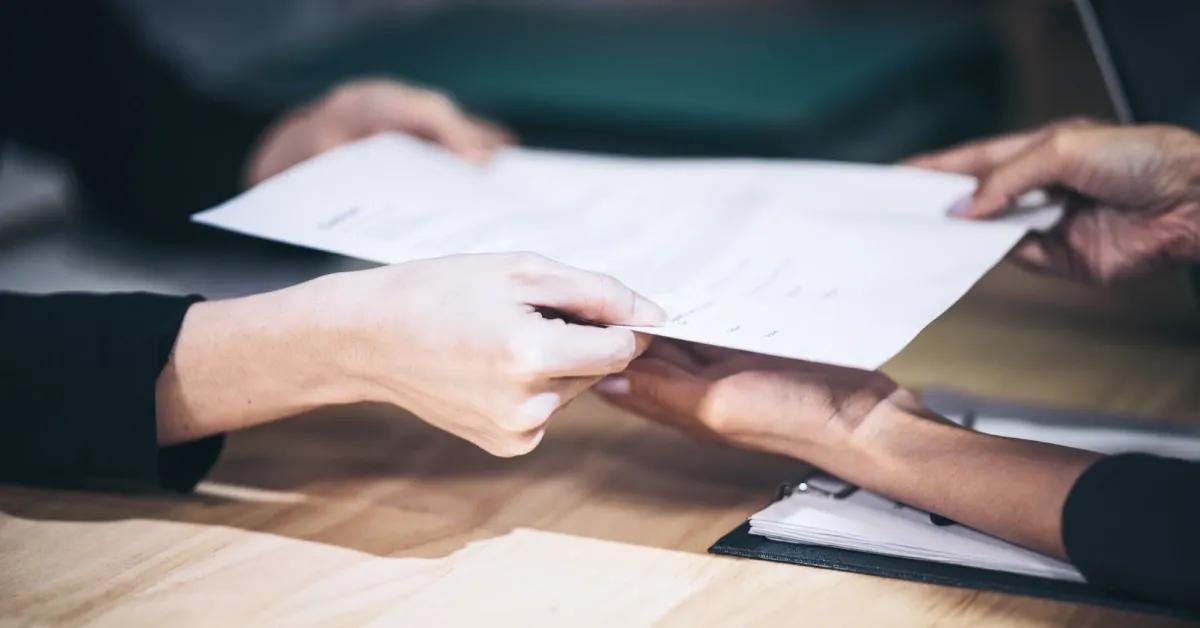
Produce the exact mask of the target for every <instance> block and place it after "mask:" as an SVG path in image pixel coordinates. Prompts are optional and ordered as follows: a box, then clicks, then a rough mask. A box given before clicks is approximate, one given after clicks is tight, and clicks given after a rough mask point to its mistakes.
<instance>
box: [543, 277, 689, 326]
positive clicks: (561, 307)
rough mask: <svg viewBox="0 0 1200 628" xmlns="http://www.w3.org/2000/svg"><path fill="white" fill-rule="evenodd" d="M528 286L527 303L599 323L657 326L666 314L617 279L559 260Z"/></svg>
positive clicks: (665, 317) (664, 318) (663, 320)
mask: <svg viewBox="0 0 1200 628" xmlns="http://www.w3.org/2000/svg"><path fill="white" fill-rule="evenodd" d="M552 264H553V267H552V268H551V269H549V271H548V272H547V273H546V275H545V276H544V277H543V278H542V280H541V281H539V282H538V285H537V286H536V287H531V289H532V290H533V294H531V295H530V297H529V300H528V301H527V302H528V303H529V305H534V306H542V307H549V308H553V309H555V310H558V311H560V312H563V313H565V314H570V315H572V316H576V317H578V318H581V319H583V320H585V321H588V322H592V323H599V324H602V325H630V326H658V325H662V324H663V323H665V322H666V320H667V314H666V312H664V311H663V309H662V308H661V307H659V306H658V305H657V304H655V303H654V302H652V301H650V300H649V299H647V298H646V297H644V296H642V295H640V294H638V293H637V292H634V291H633V290H632V289H630V288H629V287H628V286H626V285H625V284H623V283H621V282H620V281H618V280H617V279H615V278H613V277H611V276H609V275H605V274H602V273H593V272H590V271H586V270H580V269H578V268H574V267H571V266H567V265H565V264H560V263H558V262H552Z"/></svg>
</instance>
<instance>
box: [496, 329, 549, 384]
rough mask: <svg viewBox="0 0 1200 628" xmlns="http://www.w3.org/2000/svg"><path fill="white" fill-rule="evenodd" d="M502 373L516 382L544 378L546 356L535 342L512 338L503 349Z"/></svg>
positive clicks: (523, 338)
mask: <svg viewBox="0 0 1200 628" xmlns="http://www.w3.org/2000/svg"><path fill="white" fill-rule="evenodd" d="M504 366H505V368H504V372H505V373H507V375H508V376H509V377H510V378H511V379H513V380H514V381H518V382H531V381H536V380H539V379H542V378H544V376H545V373H546V355H545V351H544V350H543V347H542V345H541V344H540V343H538V342H536V341H535V340H531V339H529V338H528V334H526V335H524V336H514V337H513V338H512V339H510V340H509V341H508V342H507V343H506V345H505V349H504Z"/></svg>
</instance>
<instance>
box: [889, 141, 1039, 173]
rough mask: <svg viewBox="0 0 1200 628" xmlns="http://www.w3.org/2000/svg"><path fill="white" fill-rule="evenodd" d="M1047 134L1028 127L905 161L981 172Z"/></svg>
mask: <svg viewBox="0 0 1200 628" xmlns="http://www.w3.org/2000/svg"><path fill="white" fill-rule="evenodd" d="M1045 134H1046V131H1044V130H1037V131H1027V132H1024V133H1014V134H1012V135H1006V136H1002V137H998V138H994V139H989V140H983V141H977V142H968V143H966V144H960V145H959V146H956V147H953V148H950V149H947V150H944V151H939V152H936V153H928V154H925V155H917V156H916V157H911V158H909V159H907V160H905V161H904V162H902V163H903V164H904V165H906V166H912V167H914V168H926V169H929V170H941V171H943V172H958V173H961V174H970V175H975V176H979V175H982V174H985V173H986V172H988V171H989V170H991V169H992V168H994V167H995V166H996V165H998V164H1000V163H1002V162H1005V161H1007V160H1009V159H1011V158H1012V157H1013V156H1015V155H1017V154H1018V153H1020V152H1022V151H1024V150H1026V149H1027V148H1029V146H1031V145H1032V144H1034V143H1036V142H1038V141H1040V140H1041V139H1042V138H1043V137H1045Z"/></svg>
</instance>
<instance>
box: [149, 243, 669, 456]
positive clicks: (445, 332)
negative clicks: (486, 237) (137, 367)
mask: <svg viewBox="0 0 1200 628" xmlns="http://www.w3.org/2000/svg"><path fill="white" fill-rule="evenodd" d="M549 311H553V312H557V313H561V314H565V315H567V316H569V317H570V318H571V319H574V320H577V321H580V322H584V321H586V322H587V323H588V324H577V323H574V322H565V321H563V320H559V319H552V318H546V317H544V316H543V314H542V313H543V312H549ZM664 318H665V315H664V313H663V312H662V310H661V309H659V308H658V306H656V305H654V304H653V303H650V302H649V301H647V300H646V299H644V298H643V297H641V296H639V295H638V294H636V293H635V292H633V291H632V290H630V289H629V288H627V287H625V286H624V285H622V284H621V283H619V282H618V281H617V280H615V279H613V278H612V277H608V276H606V275H601V274H597V273H592V272H587V271H582V270H578V269H575V268H572V267H569V266H565V265H563V264H559V263H557V262H553V261H551V260H549V259H546V258H543V257H540V256H537V255H533V254H495V255H463V256H454V257H444V258H438V259H430V260H421V261H415V262H408V263H404V264H398V265H395V266H388V267H382V268H378V269H373V270H365V271H358V272H352V273H342V274H335V275H328V276H325V277H321V278H319V279H315V280H313V281H310V282H308V283H304V284H300V285H298V286H294V287H292V288H287V289H284V290H281V291H278V292H275V293H269V294H265V295H256V296H252V297H246V298H244V299H233V300H230V301H217V302H212V303H199V304H197V305H195V306H193V307H192V308H191V309H190V310H189V311H188V314H187V316H186V318H185V320H184V324H183V328H182V330H181V332H180V336H179V339H178V340H177V341H176V345H175V351H174V353H173V355H172V358H171V362H170V363H169V364H168V367H167V369H165V370H164V372H163V375H161V376H160V378H159V399H158V414H159V417H158V418H159V440H160V442H161V443H164V444H169V443H174V442H183V441H186V440H191V439H194V438H197V437H200V436H203V435H206V434H211V433H216V432H223V431H230V430H233V429H238V428H241V427H246V426H248V425H252V424H255V423H262V422H266V421H271V420H275V419H279V418H283V417H285V416H290V415H292V414H296V413H299V412H303V411H306V410H309V409H312V408H317V407H322V406H327V405H334V404H344V403H355V402H382V403H388V404H393V405H396V406H400V407H402V408H405V409H407V410H409V411H411V412H412V413H414V414H416V415H417V416H419V417H420V418H422V419H424V420H425V421H427V422H428V423H430V424H432V425H434V426H435V427H438V428H441V429H443V430H445V431H447V432H450V433H452V434H455V435H457V436H459V437H462V438H464V439H466V440H468V441H470V442H472V443H474V444H476V445H478V446H479V447H481V448H483V449H485V450H487V451H488V452H490V453H492V454H495V455H498V456H515V455H520V454H524V453H527V452H529V451H531V450H532V449H533V448H534V447H536V446H537V444H538V443H539V442H540V440H541V438H542V436H543V433H544V431H545V429H546V424H547V422H548V421H549V419H550V416H551V415H552V414H553V413H554V412H555V411H556V410H558V409H559V408H561V407H562V406H563V405H564V404H566V403H567V402H569V401H571V400H572V399H573V398H575V397H576V396H578V395H579V394H580V393H582V392H583V391H585V390H587V389H588V388H590V387H591V386H592V385H593V384H594V383H595V382H596V381H597V380H599V379H600V378H601V377H603V376H605V375H608V374H610V373H616V372H619V371H621V370H622V369H624V368H625V367H626V366H627V365H628V364H629V362H630V361H631V360H633V359H634V358H635V357H636V356H637V355H639V354H640V353H641V352H642V351H643V350H644V349H645V347H646V346H647V344H648V343H649V338H648V337H647V336H644V335H642V334H637V333H634V332H632V331H630V330H628V329H623V328H619V327H604V326H602V325H635V326H637V325H658V324H661V323H662V322H663V320H664Z"/></svg>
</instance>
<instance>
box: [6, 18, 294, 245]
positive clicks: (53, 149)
mask: <svg viewBox="0 0 1200 628" xmlns="http://www.w3.org/2000/svg"><path fill="white" fill-rule="evenodd" d="M0 85H3V86H4V87H3V93H2V94H0V144H2V143H3V142H4V140H6V139H11V140H15V141H18V142H21V143H22V144H24V145H27V146H30V147H32V148H35V149H40V150H44V151H47V152H50V153H52V154H54V155H56V156H59V157H61V158H63V159H65V160H67V162H68V163H69V164H70V165H71V166H72V169H73V170H74V173H75V177H76V180H77V183H78V184H79V188H80V191H81V192H82V195H83V197H84V201H85V207H86V208H87V209H89V210H95V211H96V212H99V213H100V214H101V215H102V216H104V217H106V218H110V219H115V220H116V221H119V222H122V223H124V224H126V225H128V226H132V227H137V228H141V229H144V230H146V231H150V232H162V231H164V230H166V231H171V230H176V231H178V230H181V229H183V228H185V227H186V225H187V220H186V218H187V216H188V215H190V214H191V213H193V212H195V211H198V210H201V209H205V208H207V207H209V206H212V205H215V204H216V203H218V202H220V201H222V200H225V199H227V198H229V197H230V196H232V195H234V194H235V193H236V192H237V191H238V189H239V187H240V178H241V170H242V167H243V163H244V160H245V159H246V157H247V154H248V152H249V151H250V149H251V148H252V146H253V144H254V142H255V140H256V138H257V137H258V135H259V134H260V133H261V131H262V130H263V128H264V127H265V126H266V124H267V123H268V122H269V120H270V119H271V117H272V116H271V115H268V114H265V113H264V114H254V113H247V112H245V111H242V110H241V109H239V108H236V107H233V106H229V105H226V104H222V103H219V102H214V101H212V100H206V99H204V98H202V97H200V96H199V95H198V94H196V93H194V92H193V91H192V90H191V89H189V88H188V87H187V86H186V84H185V83H184V82H183V81H181V80H179V78H178V77H177V76H176V75H175V74H174V73H173V72H172V71H171V70H170V68H169V67H168V66H167V65H166V64H165V63H163V62H162V61H161V60H160V59H157V58H155V57H154V56H153V55H151V54H149V53H148V52H147V50H146V49H144V48H143V46H142V45H141V44H140V42H139V40H138V38H137V37H136V36H135V33H134V30H133V29H132V28H130V26H129V24H127V23H126V22H125V20H124V19H123V16H121V15H120V14H119V13H117V12H116V11H114V10H113V9H112V7H110V6H108V4H107V3H105V2H103V1H100V0H4V1H3V2H0Z"/></svg>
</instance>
